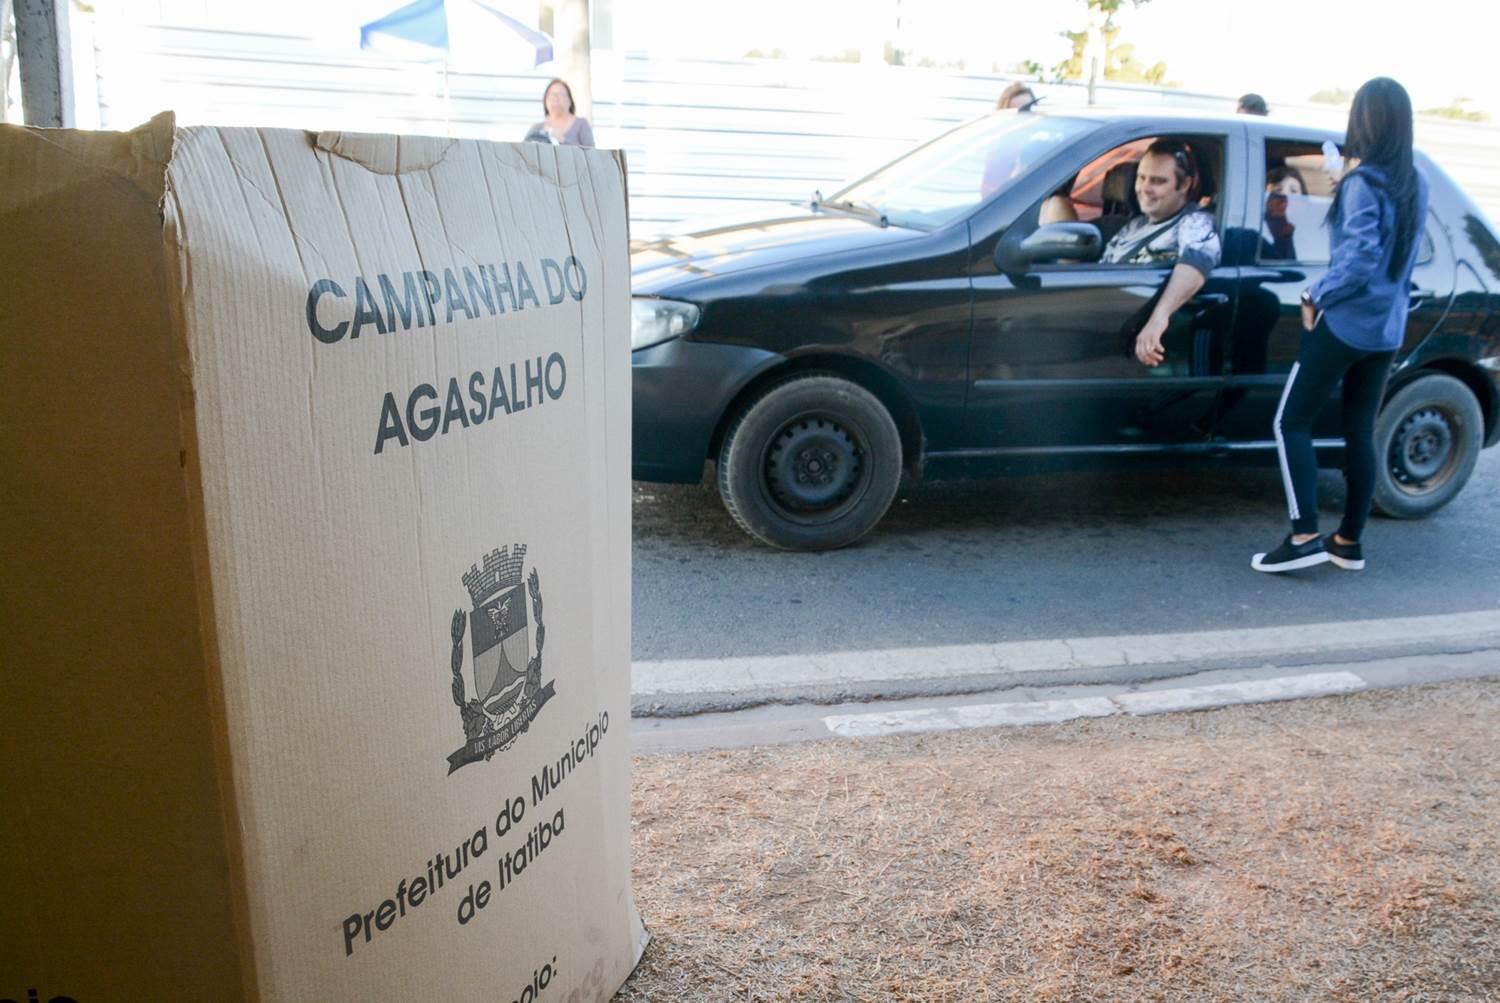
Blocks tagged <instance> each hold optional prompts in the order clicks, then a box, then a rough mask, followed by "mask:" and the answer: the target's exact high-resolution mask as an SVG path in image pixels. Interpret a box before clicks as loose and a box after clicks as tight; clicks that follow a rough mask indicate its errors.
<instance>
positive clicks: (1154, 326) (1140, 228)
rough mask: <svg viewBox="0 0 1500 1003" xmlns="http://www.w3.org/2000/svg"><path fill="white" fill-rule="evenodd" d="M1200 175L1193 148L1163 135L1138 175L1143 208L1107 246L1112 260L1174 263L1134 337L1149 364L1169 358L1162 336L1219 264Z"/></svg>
mask: <svg viewBox="0 0 1500 1003" xmlns="http://www.w3.org/2000/svg"><path fill="white" fill-rule="evenodd" d="M1198 189H1199V174H1198V162H1197V158H1196V157H1194V156H1193V150H1192V147H1190V146H1189V145H1188V144H1187V143H1184V142H1182V141H1181V140H1174V139H1159V140H1157V141H1156V142H1154V143H1152V144H1151V146H1150V147H1149V148H1148V149H1147V150H1146V155H1145V156H1144V157H1142V158H1141V162H1140V164H1139V165H1138V166H1137V168H1136V174H1135V196H1136V201H1137V202H1139V203H1140V206H1141V212H1140V214H1139V215H1137V216H1136V217H1135V218H1133V219H1132V220H1130V222H1128V223H1126V224H1125V225H1124V226H1123V227H1121V229H1120V231H1119V232H1118V233H1116V234H1115V235H1114V237H1113V238H1112V239H1111V240H1110V242H1109V244H1108V245H1106V246H1105V248H1104V254H1103V256H1102V260H1103V261H1106V262H1110V263H1112V264H1168V263H1170V264H1172V265H1173V268H1172V274H1171V276H1170V277H1169V278H1168V279H1167V284H1166V287H1165V288H1164V289H1163V290H1162V292H1161V295H1160V297H1159V298H1158V300H1157V303H1156V307H1155V308H1154V309H1153V310H1152V311H1151V314H1150V316H1149V317H1148V318H1147V319H1146V322H1145V323H1144V324H1143V325H1142V326H1141V330H1140V332H1139V333H1138V334H1137V335H1136V339H1135V357H1136V358H1137V359H1139V360H1140V361H1141V362H1142V363H1143V364H1145V365H1147V366H1158V365H1160V364H1161V363H1162V361H1163V360H1164V359H1165V358H1166V351H1165V350H1164V349H1163V348H1162V336H1163V335H1165V334H1166V332H1167V325H1168V323H1169V322H1170V320H1171V318H1172V314H1173V313H1175V312H1176V311H1177V309H1178V308H1179V307H1181V306H1182V305H1183V304H1184V303H1186V302H1187V301H1188V300H1190V299H1192V297H1193V296H1194V295H1195V294H1196V293H1197V292H1198V290H1199V289H1201V288H1202V287H1203V283H1204V282H1205V281H1207V279H1208V273H1209V272H1211V271H1213V269H1214V268H1215V267H1216V266H1217V265H1218V263H1219V256H1220V253H1221V250H1220V245H1219V234H1218V233H1217V232H1216V231H1215V230H1214V216H1213V213H1212V212H1210V211H1208V210H1207V209H1204V208H1201V207H1200V206H1199V204H1198Z"/></svg>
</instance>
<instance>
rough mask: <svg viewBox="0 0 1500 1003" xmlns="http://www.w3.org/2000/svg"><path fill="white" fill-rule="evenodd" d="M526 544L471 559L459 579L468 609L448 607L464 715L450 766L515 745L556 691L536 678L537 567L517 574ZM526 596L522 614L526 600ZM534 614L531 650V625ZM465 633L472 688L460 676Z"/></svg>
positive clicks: (456, 691) (542, 634) (540, 631)
mask: <svg viewBox="0 0 1500 1003" xmlns="http://www.w3.org/2000/svg"><path fill="white" fill-rule="evenodd" d="M525 561H526V546H525V544H520V543H517V544H514V545H512V546H509V547H501V548H499V549H498V550H492V551H490V553H488V554H486V555H484V559H483V566H482V567H481V566H480V565H478V564H474V565H471V566H470V567H469V570H468V571H467V572H465V573H464V576H463V582H464V586H465V588H467V589H468V590H469V599H470V601H471V603H472V608H471V609H469V610H468V611H467V612H466V611H464V610H461V609H460V610H457V611H455V612H454V614H453V624H452V637H453V656H452V666H451V667H452V670H453V702H454V704H456V705H457V706H458V710H459V715H460V717H461V718H462V720H463V728H464V739H465V741H464V746H463V748H461V749H459V750H458V751H457V752H455V753H453V754H452V755H450V756H449V757H448V772H449V773H452V772H454V771H455V770H457V769H460V768H461V767H464V766H467V765H469V764H470V763H476V762H478V761H479V760H481V759H489V758H490V757H492V756H493V755H494V754H495V753H496V752H504V751H505V750H506V749H508V748H510V747H511V745H512V744H514V742H515V740H516V737H517V736H518V735H520V734H521V733H522V732H524V731H525V730H526V729H527V728H528V727H529V726H530V724H531V722H532V720H533V719H534V718H535V717H536V715H537V713H538V712H539V711H540V710H541V709H542V705H543V704H545V703H546V702H547V701H548V700H550V699H552V697H553V696H554V690H553V686H554V683H552V682H548V683H547V684H546V685H545V686H543V685H542V645H543V643H544V642H545V641H546V637H547V628H546V627H545V626H544V625H543V624H542V589H541V579H540V577H539V576H538V575H537V572H536V569H535V568H532V570H531V575H530V576H529V577H527V578H523V572H524V570H525ZM528 599H529V600H530V611H529V615H528V610H527V605H528V603H527V600H528ZM533 619H534V620H535V621H536V655H535V656H533V655H531V653H530V652H531V648H530V638H529V636H528V635H529V633H530V626H531V621H532V620H533ZM466 634H467V636H468V638H469V644H468V648H469V654H470V657H469V666H470V669H471V674H472V677H473V695H472V696H470V695H469V683H468V680H467V679H465V677H464V671H463V669H464V648H465V645H464V637H465V635H466Z"/></svg>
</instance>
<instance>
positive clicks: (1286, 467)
mask: <svg viewBox="0 0 1500 1003" xmlns="http://www.w3.org/2000/svg"><path fill="white" fill-rule="evenodd" d="M1301 368H1302V363H1300V362H1294V363H1292V371H1291V372H1290V373H1288V374H1287V377H1286V387H1285V388H1283V389H1282V391H1281V403H1280V404H1277V405H1276V420H1275V421H1274V423H1273V424H1272V428H1273V429H1274V430H1275V432H1276V455H1277V456H1278V457H1280V459H1281V486H1282V487H1283V488H1285V489H1286V507H1287V511H1288V512H1290V513H1291V516H1292V521H1293V522H1296V521H1297V520H1298V519H1299V518H1301V513H1300V512H1299V511H1298V509H1297V489H1296V488H1295V487H1293V486H1292V468H1291V465H1290V464H1288V463H1287V461H1286V440H1285V439H1283V438H1282V437H1281V415H1282V412H1284V411H1285V410H1286V399H1287V398H1288V397H1290V396H1291V395H1292V384H1293V383H1294V382H1296V379H1297V370H1299V369H1301Z"/></svg>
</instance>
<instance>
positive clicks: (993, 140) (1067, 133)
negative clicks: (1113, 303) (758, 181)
mask: <svg viewBox="0 0 1500 1003" xmlns="http://www.w3.org/2000/svg"><path fill="white" fill-rule="evenodd" d="M1091 128H1093V124H1092V123H1090V122H1088V121H1083V120H1079V119H1067V118H1053V117H1051V116H1044V115H1035V114H1027V113H1022V112H997V113H995V114H993V115H987V116H985V117H984V118H981V119H978V120H976V121H973V122H970V123H969V124H968V125H963V126H960V127H958V128H957V129H954V130H953V131H952V132H949V133H946V134H944V135H942V136H939V137H938V138H937V139H934V140H933V141H932V142H930V143H928V144H926V145H925V146H920V147H918V148H917V149H915V150H913V151H912V152H911V153H908V154H907V155H906V156H904V157H902V158H901V159H900V160H897V161H895V162H894V163H891V164H888V165H886V166H885V167H883V168H881V169H880V170H878V171H876V172H875V173H874V174H871V175H870V176H869V177H866V178H864V179H862V180H860V181H856V182H855V183H854V184H852V185H850V186H849V187H848V188H845V189H844V190H843V191H841V192H838V193H836V194H834V195H832V196H830V197H829V198H827V199H826V200H825V201H826V202H827V203H828V204H830V205H842V204H845V203H849V204H852V205H855V206H865V207H870V208H873V209H878V210H879V211H880V212H881V213H883V214H884V215H885V217H886V219H887V220H889V222H890V223H892V224H894V225H896V226H911V227H917V228H919V229H930V228H933V227H937V226H942V225H943V224H944V223H948V222H951V221H952V220H955V219H957V218H959V217H960V216H962V215H964V214H966V213H967V212H968V211H969V210H970V209H973V208H974V207H975V206H977V205H978V204H979V203H980V202H983V201H984V200H985V199H987V198H989V197H990V196H991V195H993V194H995V193H996V192H998V191H1002V190H1003V189H1005V188H1006V187H1008V186H1009V185H1010V184H1011V183H1012V182H1013V181H1015V179H1017V178H1019V177H1021V176H1022V175H1024V174H1025V173H1026V172H1027V171H1029V170H1031V169H1032V168H1033V167H1035V166H1036V165H1037V164H1039V163H1041V162H1042V161H1043V160H1046V159H1047V158H1048V157H1050V156H1051V155H1052V154H1053V153H1054V152H1056V150H1057V149H1058V148H1059V147H1060V146H1062V145H1063V144H1065V143H1067V142H1068V141H1070V140H1071V139H1073V137H1075V136H1077V135H1079V134H1080V133H1083V132H1086V131H1088V130H1089V129H1091Z"/></svg>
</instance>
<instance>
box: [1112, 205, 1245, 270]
mask: <svg viewBox="0 0 1500 1003" xmlns="http://www.w3.org/2000/svg"><path fill="white" fill-rule="evenodd" d="M1153 231H1159V232H1155V233H1154V235H1152V236H1151V238H1150V239H1149V240H1147V241H1146V242H1145V243H1144V244H1142V243H1141V238H1143V237H1145V236H1147V235H1148V234H1153ZM1221 253H1222V252H1221V249H1220V246H1219V234H1218V232H1217V231H1215V230H1214V214H1213V213H1211V212H1209V211H1207V210H1206V209H1199V208H1197V207H1193V208H1191V209H1187V210H1185V211H1183V212H1180V213H1178V214H1177V217H1176V220H1175V222H1173V223H1171V224H1170V225H1166V226H1163V224H1162V223H1153V222H1151V218H1150V217H1149V216H1147V215H1146V214H1145V213H1141V214H1140V215H1139V216H1136V217H1135V218H1134V219H1132V220H1131V221H1130V222H1129V223H1126V224H1125V225H1124V226H1123V227H1121V228H1120V232H1119V233H1116V234H1115V235H1114V237H1113V238H1111V240H1110V242H1109V244H1108V245H1107V246H1106V247H1105V248H1104V256H1103V258H1102V260H1103V261H1105V262H1106V263H1108V264H1117V265H1170V264H1184V265H1188V266H1190V267H1192V268H1196V269H1197V270H1198V271H1200V272H1202V273H1203V274H1204V275H1205V276H1206V275H1207V274H1208V273H1209V272H1211V271H1213V270H1214V268H1215V267H1217V266H1218V264H1219V257H1220V255H1221Z"/></svg>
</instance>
